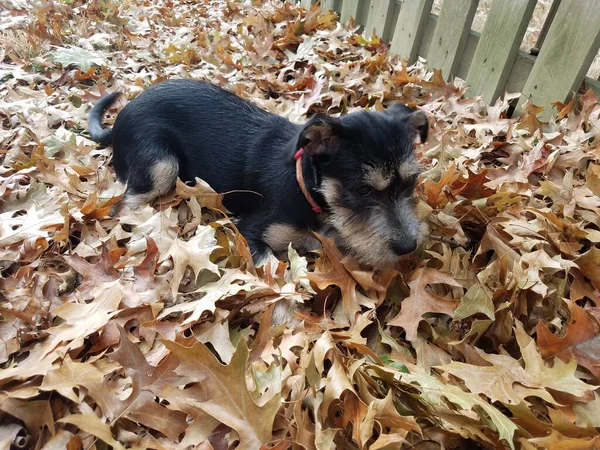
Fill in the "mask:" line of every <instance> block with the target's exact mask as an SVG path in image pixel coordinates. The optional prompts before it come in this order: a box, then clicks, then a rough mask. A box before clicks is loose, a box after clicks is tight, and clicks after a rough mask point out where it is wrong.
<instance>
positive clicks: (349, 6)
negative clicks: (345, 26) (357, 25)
mask: <svg viewBox="0 0 600 450" xmlns="http://www.w3.org/2000/svg"><path fill="white" fill-rule="evenodd" d="M358 6H359V5H358V0H344V1H343V2H342V10H341V12H340V20H341V21H342V23H346V22H348V21H349V20H350V17H354V19H355V20H356V19H357V16H358Z"/></svg>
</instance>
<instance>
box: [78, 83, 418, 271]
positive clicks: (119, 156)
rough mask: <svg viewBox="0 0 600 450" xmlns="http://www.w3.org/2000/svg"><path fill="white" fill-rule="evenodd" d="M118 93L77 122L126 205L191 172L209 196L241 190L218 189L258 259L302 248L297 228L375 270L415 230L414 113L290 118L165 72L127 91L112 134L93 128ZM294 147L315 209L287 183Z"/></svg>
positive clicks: (304, 237) (410, 240)
mask: <svg viewBox="0 0 600 450" xmlns="http://www.w3.org/2000/svg"><path fill="white" fill-rule="evenodd" d="M118 95H119V94H118V93H115V94H110V95H108V96H106V97H104V98H102V99H100V100H99V101H98V103H97V104H96V105H95V106H94V108H93V109H92V111H91V112H90V116H89V130H90V135H91V137H92V139H94V140H95V141H97V142H99V143H101V144H102V145H110V144H112V146H113V162H114V167H115V171H116V174H117V178H118V179H119V180H120V181H122V182H124V183H127V190H126V193H125V201H126V202H127V201H130V203H136V202H138V203H139V202H147V201H149V200H150V199H151V198H152V197H155V196H157V195H161V194H164V193H166V191H168V190H169V189H171V188H172V187H173V186H174V182H175V180H176V177H177V176H179V177H180V178H181V179H182V180H183V181H194V179H195V178H196V177H199V178H201V179H203V180H204V181H206V182H207V183H208V184H210V185H211V187H212V188H213V189H214V190H215V191H217V192H222V193H226V192H230V191H246V192H237V193H230V194H227V195H226V196H225V200H224V203H225V206H226V207H227V208H228V209H229V210H230V211H232V212H233V213H234V214H235V215H236V216H237V217H238V218H239V222H238V228H239V229H240V231H241V232H242V234H243V235H244V236H245V238H246V239H247V241H248V243H249V245H250V247H251V249H252V251H253V252H254V255H255V258H256V257H258V259H260V258H262V257H263V256H265V255H266V254H268V252H269V247H271V249H272V250H274V251H276V252H280V251H282V250H285V247H287V243H289V242H293V243H294V244H297V245H300V246H302V244H305V245H306V246H310V243H308V242H309V241H310V236H311V235H310V233H309V230H314V231H320V232H324V231H328V232H330V233H331V234H333V236H334V237H336V240H337V241H338V244H339V245H340V246H341V247H342V248H343V249H344V250H345V251H347V252H349V253H351V254H354V255H355V256H356V257H357V259H359V261H363V262H365V263H367V264H369V265H372V266H376V267H377V266H379V267H380V266H382V265H387V264H389V263H393V262H394V260H395V258H397V256H398V255H402V254H405V253H409V252H411V251H412V250H414V249H415V248H416V246H417V241H418V239H419V238H420V237H421V236H420V234H422V233H423V229H422V227H421V225H420V222H419V221H418V220H417V219H416V216H415V211H414V203H413V201H412V197H413V194H414V188H415V184H416V179H417V175H418V164H417V163H416V159H415V156H414V148H413V147H414V146H413V144H414V142H415V141H416V140H417V138H420V140H421V141H425V139H426V138H427V130H428V123H427V119H426V118H425V116H424V115H423V114H422V113H420V112H418V111H413V110H411V109H409V108H407V107H406V106H404V105H401V104H396V105H393V106H392V107H390V108H388V109H387V110H386V111H384V112H365V111H363V112H357V113H353V114H349V115H347V116H343V117H340V118H335V117H330V116H322V115H318V116H315V117H313V118H312V119H310V120H309V121H308V122H307V123H306V124H305V125H296V124H294V123H292V122H290V121H289V120H287V119H285V118H283V117H280V116H277V115H274V114H271V113H269V112H266V111H264V110H262V109H261V108H259V107H257V106H255V105H253V104H252V103H250V102H247V101H244V100H242V99H241V98H239V97H237V96H236V95H234V94H233V93H230V92H228V91H226V90H224V89H221V88H219V87H217V86H214V85H212V84H209V83H205V82H199V81H192V80H172V81H166V82H162V83H159V84H157V85H155V86H153V87H151V88H150V89H148V91H147V92H145V93H143V94H141V95H140V96H139V97H137V98H135V99H134V100H133V101H131V102H130V103H129V104H128V105H127V106H126V107H125V108H124V109H123V110H122V111H121V112H120V113H119V115H118V116H117V118H116V121H115V123H114V127H113V129H112V130H110V129H103V128H102V124H101V119H102V115H103V113H104V112H105V110H106V109H107V108H109V107H110V105H111V104H112V103H113V102H114V101H115V100H116V98H117V96H118ZM299 148H303V149H304V153H305V154H304V156H303V159H302V168H303V174H304V179H305V182H306V185H307V187H308V189H309V191H310V193H311V195H312V197H313V198H314V199H315V201H316V202H317V203H318V204H319V205H320V206H321V207H322V209H323V211H324V214H316V213H314V212H313V211H312V209H311V206H310V205H309V203H308V201H307V200H306V198H305V197H304V195H303V194H302V192H301V190H300V188H299V186H298V183H297V180H296V169H295V162H294V159H293V156H294V154H295V152H296V151H297V150H298V149H299ZM286 241H287V243H286ZM300 241H302V242H300Z"/></svg>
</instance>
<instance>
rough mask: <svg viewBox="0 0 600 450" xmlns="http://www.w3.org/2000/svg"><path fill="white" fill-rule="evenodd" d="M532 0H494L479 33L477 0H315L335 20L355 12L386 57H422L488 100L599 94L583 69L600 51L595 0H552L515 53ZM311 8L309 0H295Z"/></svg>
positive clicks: (598, 1) (598, 85) (599, 9)
mask: <svg viewBox="0 0 600 450" xmlns="http://www.w3.org/2000/svg"><path fill="white" fill-rule="evenodd" d="M536 1H537V0H493V1H492V4H491V8H490V10H489V12H488V15H487V19H486V22H485V26H484V28H483V32H482V33H477V32H474V31H472V30H471V25H472V22H473V18H474V16H475V13H476V11H477V6H478V3H479V0H444V1H443V3H442V7H441V11H440V14H439V15H435V14H432V13H431V9H432V5H433V0H322V1H321V2H320V3H321V7H322V8H326V9H331V10H335V11H337V12H338V13H339V15H340V20H341V21H342V22H346V21H348V19H349V18H350V17H354V19H355V20H356V22H357V24H359V25H361V26H362V27H363V30H364V32H365V33H367V34H371V33H372V32H375V33H376V34H377V35H379V36H380V37H382V38H383V40H384V41H386V42H389V43H390V50H391V53H392V54H399V55H400V56H401V57H403V58H407V59H408V60H409V62H410V63H412V62H414V61H415V60H416V59H417V57H419V56H421V57H423V58H425V59H426V60H427V65H428V67H430V68H437V69H442V73H443V74H444V76H445V77H446V79H448V78H450V77H455V76H456V77H460V78H462V79H464V80H466V82H467V85H468V86H469V91H468V94H471V95H481V96H482V97H483V99H484V100H485V101H486V102H487V103H490V104H491V103H493V102H494V101H495V100H496V99H497V98H498V97H501V96H502V95H503V94H504V93H505V92H521V93H522V94H523V95H522V96H521V97H520V99H519V102H518V105H517V108H518V109H519V108H520V107H521V106H522V105H523V103H524V102H525V101H526V100H527V98H531V99H532V101H533V103H534V104H536V105H539V106H544V107H546V113H545V114H544V116H545V117H548V115H549V114H550V111H551V109H550V108H548V106H549V105H550V102H553V101H563V102H564V101H567V100H568V99H569V98H570V96H571V95H572V93H573V92H577V91H578V90H579V89H580V88H583V89H589V88H591V89H592V90H593V91H594V92H595V94H596V95H597V96H598V97H600V81H598V80H593V79H591V78H589V77H586V73H587V72H588V69H589V67H590V65H591V64H592V61H593V60H594V57H595V56H596V55H597V54H598V49H599V48H600V0H554V3H553V4H552V7H551V10H550V12H549V14H548V18H547V19H546V23H545V24H544V27H543V29H542V31H541V33H540V38H539V39H538V43H537V44H536V48H534V49H533V51H532V52H530V53H526V52H523V51H521V50H519V48H520V45H521V42H522V40H523V36H524V35H525V32H526V30H527V25H528V24H529V21H530V19H531V16H532V14H533V11H534V8H535V5H536ZM300 3H301V4H302V5H303V6H304V7H310V6H311V3H314V2H311V1H310V0H302V1H301V2H300Z"/></svg>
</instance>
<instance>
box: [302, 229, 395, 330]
mask: <svg viewBox="0 0 600 450" xmlns="http://www.w3.org/2000/svg"><path fill="white" fill-rule="evenodd" d="M318 238H319V240H320V241H321V244H322V245H323V256H322V257H321V258H319V259H317V260H316V261H315V270H314V272H310V273H308V279H309V280H310V281H312V282H313V283H315V284H316V285H317V287H318V288H319V289H326V288H327V287H328V286H331V285H334V286H338V287H339V288H340V291H341V294H342V310H343V316H344V317H343V320H346V321H348V322H350V323H352V322H354V320H355V317H356V314H357V313H358V312H360V310H361V306H366V307H367V308H374V307H375V304H376V302H375V301H374V300H373V299H371V298H369V297H366V296H364V295H362V294H360V293H359V292H357V290H356V286H357V285H358V283H359V281H360V282H361V285H362V282H364V283H365V284H366V285H365V286H363V287H365V288H366V289H369V290H370V289H373V290H374V291H379V292H382V291H385V288H384V289H382V288H381V287H379V288H377V289H376V288H375V285H377V284H379V283H378V282H376V281H374V280H373V278H371V279H369V277H368V276H367V277H364V276H363V275H364V274H362V273H361V271H360V270H359V269H358V267H357V265H356V264H353V261H351V260H345V261H343V260H344V257H343V255H342V254H341V252H340V251H339V250H338V249H337V247H336V246H335V242H334V240H333V239H330V238H326V237H322V236H318ZM346 265H348V267H346ZM352 272H354V273H355V274H356V275H357V277H358V278H355V277H354V276H353V274H352ZM382 281H383V283H388V284H389V283H390V282H391V279H389V278H388V277H385V276H384V278H383V280H382Z"/></svg>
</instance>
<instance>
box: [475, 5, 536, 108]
mask: <svg viewBox="0 0 600 450" xmlns="http://www.w3.org/2000/svg"><path fill="white" fill-rule="evenodd" d="M535 4H536V0H494V2H493V3H492V7H491V8H490V12H489V15H488V18H487V20H486V22H485V27H484V28H483V33H482V34H481V38H480V39H479V45H478V46H477V50H476V51H475V55H474V56H473V61H472V62H471V68H470V70H469V74H468V75H467V84H469V85H470V89H469V91H468V93H469V94H470V95H481V96H482V98H483V100H484V101H485V102H486V103H489V104H492V103H493V102H494V101H496V99H497V98H498V97H499V96H500V95H502V93H503V90H504V88H505V86H506V81H507V80H508V77H509V75H510V72H511V70H512V67H513V64H514V62H515V58H516V57H517V54H518V52H519V47H520V45H521V42H522V41H523V36H524V35H525V31H526V30H527V25H528V24H529V20H530V19H531V15H532V14H533V10H534V8H535Z"/></svg>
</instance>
